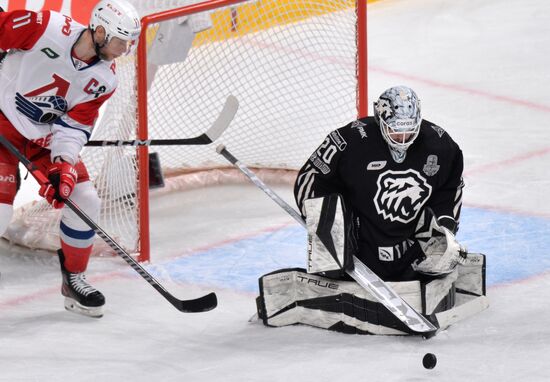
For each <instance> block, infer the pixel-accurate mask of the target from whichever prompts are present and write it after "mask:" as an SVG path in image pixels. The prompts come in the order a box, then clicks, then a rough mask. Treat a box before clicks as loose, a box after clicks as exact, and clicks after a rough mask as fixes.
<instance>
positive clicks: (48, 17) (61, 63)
mask: <svg viewBox="0 0 550 382" xmlns="http://www.w3.org/2000/svg"><path fill="white" fill-rule="evenodd" d="M85 30H86V28H85V27H84V26H83V25H81V24H79V23H77V22H75V21H74V20H72V19H71V18H70V17H68V16H64V15H62V14H59V13H57V12H52V11H43V12H38V13H35V12H32V11H27V10H17V11H13V12H5V13H0V49H2V50H4V51H5V50H8V49H9V53H8V55H7V56H6V58H5V60H4V62H3V63H2V67H1V71H0V89H1V91H0V109H1V110H2V112H3V113H4V115H5V116H6V117H7V118H8V120H9V121H10V122H11V123H12V124H13V125H14V126H15V128H16V129H17V130H18V131H19V132H20V133H21V134H22V135H23V136H25V137H26V138H27V139H30V140H33V141H34V142H36V143H38V144H40V145H41V146H43V147H47V148H49V149H50V150H51V151H52V158H53V157H56V156H58V155H62V156H63V157H65V158H70V160H71V161H72V162H76V160H77V158H78V155H79V152H80V150H81V149H82V146H83V145H84V144H85V143H86V142H87V141H88V139H89V138H90V135H91V132H92V128H93V126H94V123H95V121H96V119H97V117H98V111H99V108H100V106H101V105H102V104H103V102H105V101H106V100H107V99H108V98H109V97H110V96H111V95H112V93H113V92H114V91H115V89H116V86H117V79H116V75H115V64H114V62H109V61H102V60H99V59H97V60H96V61H95V62H93V63H89V64H83V63H82V62H80V61H79V60H78V59H75V58H74V57H73V56H72V50H73V46H74V45H75V43H76V41H77V40H78V38H79V37H80V35H81V34H82V33H83V32H84V31H85ZM17 94H19V96H18V97H21V95H22V96H24V97H28V98H32V97H37V96H52V95H57V96H61V97H63V98H64V99H65V101H66V106H67V107H66V110H67V111H66V113H64V114H63V115H62V116H61V117H59V118H57V119H55V120H54V121H53V122H52V123H49V124H41V123H38V122H37V121H36V120H33V119H32V118H30V117H29V116H28V115H25V114H24V113H22V112H21V110H20V108H19V109H18V107H17V105H16V95H17ZM20 99H21V98H20Z"/></svg>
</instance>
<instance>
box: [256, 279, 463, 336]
mask: <svg viewBox="0 0 550 382" xmlns="http://www.w3.org/2000/svg"><path fill="white" fill-rule="evenodd" d="M448 277H449V278H450V279H449V280H448V281H447V282H444V279H437V280H433V281H431V282H435V283H434V284H432V285H431V286H429V285H426V284H425V283H422V282H420V281H418V280H415V281H401V282H390V283H389V284H390V285H391V286H392V288H394V289H395V290H396V292H397V293H399V295H400V296H401V297H402V298H403V299H404V300H405V301H406V302H407V303H409V304H410V305H411V306H412V307H413V308H415V309H416V310H418V311H420V312H423V311H424V310H423V307H424V306H431V307H433V308H432V311H431V312H430V314H434V313H436V312H439V311H442V310H446V309H450V308H452V305H451V304H452V303H454V280H456V273H454V279H453V278H452V277H451V276H448ZM259 283H260V296H259V297H258V298H257V300H256V302H257V307H258V317H259V318H260V319H262V321H263V323H264V325H266V326H275V327H279V326H286V325H293V324H305V325H310V326H314V327H319V328H323V329H329V330H334V331H338V332H344V333H355V334H383V335H404V334H409V333H410V330H409V329H408V328H407V327H406V326H405V325H404V324H403V323H402V322H401V321H400V320H399V319H397V318H396V317H395V316H394V315H393V314H392V313H391V312H389V311H388V310H387V309H386V308H385V307H384V306H383V305H382V304H380V303H379V302H377V300H376V299H375V298H374V297H373V296H372V295H370V294H369V292H367V291H366V290H364V289H363V288H362V287H361V286H360V285H359V284H357V283H355V282H354V281H342V280H334V279H330V278H326V277H322V276H319V275H312V274H308V273H306V272H305V270H304V269H300V268H295V269H282V270H278V271H275V272H272V273H269V274H267V275H264V276H262V277H261V278H260V280H259ZM445 288H446V289H445Z"/></svg>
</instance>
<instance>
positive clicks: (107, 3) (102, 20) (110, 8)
mask: <svg viewBox="0 0 550 382" xmlns="http://www.w3.org/2000/svg"><path fill="white" fill-rule="evenodd" d="M100 25H101V26H102V27H103V28H105V33H106V36H105V42H104V44H108V43H109V41H110V40H111V38H113V37H118V38H120V39H122V40H124V41H129V42H130V44H129V46H132V45H135V42H136V40H137V39H138V37H139V34H140V32H141V21H140V18H139V14H138V12H137V11H136V9H135V8H134V6H133V5H132V4H130V3H129V2H128V1H126V0H101V1H100V2H99V3H97V4H96V6H95V7H94V9H93V10H92V15H91V17H90V24H89V28H90V29H91V30H92V31H95V30H96V28H97V27H98V26H100Z"/></svg>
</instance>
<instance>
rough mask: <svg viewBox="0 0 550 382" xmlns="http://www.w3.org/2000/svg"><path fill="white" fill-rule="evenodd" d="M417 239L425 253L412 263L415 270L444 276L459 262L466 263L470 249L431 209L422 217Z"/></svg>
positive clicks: (416, 235) (416, 234)
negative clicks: (439, 221)
mask: <svg viewBox="0 0 550 382" xmlns="http://www.w3.org/2000/svg"><path fill="white" fill-rule="evenodd" d="M415 239H416V240H417V241H418V244H420V248H421V249H422V252H423V253H424V256H423V258H420V259H418V260H417V261H416V262H414V263H413V264H412V267H413V269H414V270H415V271H417V272H420V273H423V274H426V275H430V276H444V275H446V274H449V273H451V272H452V271H453V270H454V269H455V267H456V266H457V265H458V264H461V263H464V261H465V260H466V257H467V256H468V251H467V250H466V248H465V247H463V246H462V245H461V244H460V243H459V242H458V241H457V240H456V237H455V235H454V234H453V233H452V232H451V231H450V230H449V229H448V228H446V227H443V226H442V225H440V224H439V223H438V221H437V218H436V217H435V216H434V215H433V212H432V211H431V210H430V209H426V210H425V211H424V213H423V214H422V217H421V218H420V222H419V225H418V227H417V230H416V233H415Z"/></svg>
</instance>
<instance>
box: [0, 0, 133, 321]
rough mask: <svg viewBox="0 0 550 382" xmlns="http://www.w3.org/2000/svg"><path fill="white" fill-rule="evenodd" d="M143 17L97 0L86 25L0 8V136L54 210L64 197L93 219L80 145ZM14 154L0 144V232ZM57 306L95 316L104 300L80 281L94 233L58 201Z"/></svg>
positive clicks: (12, 184)
mask: <svg viewBox="0 0 550 382" xmlns="http://www.w3.org/2000/svg"><path fill="white" fill-rule="evenodd" d="M140 30H141V24H140V19H139V16H138V14H137V12H136V10H135V9H134V7H133V6H132V5H131V4H130V3H128V2H127V1H126V0H102V1H100V2H99V3H98V4H97V5H96V6H95V8H94V9H93V11H92V14H91V18H90V23H89V26H88V27H87V28H86V27H85V26H83V25H80V24H78V23H77V22H75V21H74V20H72V19H71V18H70V17H68V16H64V15H61V14H59V13H57V12H53V11H42V12H37V13H36V12H32V11H27V10H16V11H13V12H4V13H0V49H1V50H2V51H8V50H9V51H8V54H7V56H6V57H5V59H4V61H3V63H2V67H1V71H0V89H1V91H0V110H1V112H0V134H2V135H3V136H4V137H5V138H7V139H8V140H9V141H10V142H11V143H12V144H14V145H15V146H16V147H17V149H18V150H19V151H20V152H21V153H23V154H24V155H26V156H27V157H28V158H29V159H30V160H31V161H32V162H33V163H34V164H36V165H37V166H38V167H39V168H40V169H41V170H42V172H43V173H44V174H46V175H47V177H48V179H49V182H47V183H45V184H41V185H40V186H41V187H40V191H39V193H40V195H41V196H43V197H44V198H46V199H47V201H48V202H49V203H50V204H51V205H52V206H53V207H54V208H63V207H64V199H66V198H69V197H70V198H71V199H72V200H73V201H74V202H75V203H76V204H77V205H78V206H79V207H80V208H81V209H82V210H84V212H85V213H86V214H88V215H89V216H90V217H91V218H92V219H93V220H97V219H98V217H99V208H100V201H99V198H98V195H97V192H96V190H95V188H94V186H93V184H92V183H91V181H90V179H89V176H88V172H87V170H86V167H85V165H84V163H82V161H81V160H80V157H79V153H80V151H81V149H82V147H83V145H84V144H85V143H86V142H87V141H88V139H89V138H90V135H91V132H92V129H93V126H94V123H95V121H96V119H97V117H98V111H99V108H100V107H101V105H102V104H103V103H104V102H105V101H106V100H107V99H109V97H111V95H112V94H113V92H114V91H115V89H116V87H117V78H116V66H115V62H114V60H115V59H116V58H117V57H119V56H121V55H123V54H126V53H128V52H129V50H130V49H131V48H132V47H133V46H134V45H135V43H136V41H137V39H138V37H139V33H140ZM19 181H20V180H19V177H18V161H17V159H16V158H15V157H14V156H13V155H12V154H11V153H10V152H9V151H8V150H6V149H5V148H4V147H0V236H1V235H2V234H3V233H4V232H5V230H6V228H7V226H8V224H9V221H10V219H11V216H12V213H13V201H14V198H15V195H16V193H17V190H18V188H19ZM60 238H61V243H60V244H61V248H60V249H59V251H58V256H59V261H60V264H61V273H62V287H61V293H62V294H63V295H64V296H65V308H66V309H68V310H71V311H75V312H77V313H82V314H85V315H89V316H92V317H101V316H102V315H103V305H104V304H105V298H104V296H103V294H102V293H101V292H99V291H98V290H96V289H95V288H94V287H92V286H91V285H90V284H89V283H88V282H87V281H86V279H85V275H84V272H85V271H86V268H87V265H88V261H89V257H90V254H91V251H92V245H93V240H94V231H93V230H90V228H89V227H88V226H87V225H86V224H85V223H83V222H82V221H81V220H80V219H79V218H78V217H77V216H76V215H75V214H74V213H73V212H72V211H71V210H69V209H68V208H63V210H62V218H61V223H60Z"/></svg>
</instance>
